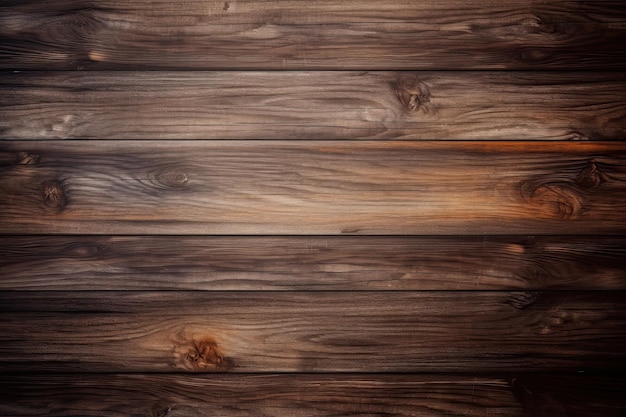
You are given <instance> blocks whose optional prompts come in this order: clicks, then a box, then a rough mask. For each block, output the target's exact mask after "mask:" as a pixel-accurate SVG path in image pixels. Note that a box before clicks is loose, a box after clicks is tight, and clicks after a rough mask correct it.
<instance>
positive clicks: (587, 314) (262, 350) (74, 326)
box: [0, 291, 626, 372]
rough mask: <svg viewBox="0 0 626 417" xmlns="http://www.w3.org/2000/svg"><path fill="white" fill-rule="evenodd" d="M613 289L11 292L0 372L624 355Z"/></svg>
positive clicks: (604, 361) (283, 367)
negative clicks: (553, 291) (566, 290)
mask: <svg viewBox="0 0 626 417" xmlns="http://www.w3.org/2000/svg"><path fill="white" fill-rule="evenodd" d="M625 303H626V298H625V297H624V294H623V293H622V292H619V291H613V292H609V293H607V292H601V293H595V292H584V293H580V292H560V293H559V292H555V293H550V292H544V293H539V292H474V291H472V292H454V291H443V292H390V293H381V292H354V291H349V292H321V291H318V292H301V293H300V292H183V291H173V292H165V293H164V292H149V291H142V292H116V291H108V292H95V293H94V292H68V291H64V292H32V291H31V292H2V293H0V306H1V307H0V309H1V310H0V319H1V320H0V335H2V336H1V340H0V341H1V343H0V370H2V371H22V372H28V371H37V372H50V371H57V372H58V371H63V372H71V371H79V372H98V371H105V372H172V371H187V372H227V371H228V372H337V371H339V372H446V371H447V372H454V371H462V372H478V371H481V372H489V371H494V372H495V371H513V370H523V371H537V370H551V371H555V370H561V371H581V370H582V371H589V370H608V369H611V370H617V369H619V370H623V369H624V368H625V367H626V360H625V359H626V353H625V352H626V349H624V346H625V345H626V336H624V333H623V328H624V326H625V325H626V309H625V308H624V307H625V305H624V304H625Z"/></svg>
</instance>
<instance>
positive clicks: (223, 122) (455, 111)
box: [0, 2, 626, 140]
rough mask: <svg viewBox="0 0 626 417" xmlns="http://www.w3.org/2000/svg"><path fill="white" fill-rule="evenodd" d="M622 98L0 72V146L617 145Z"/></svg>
mask: <svg viewBox="0 0 626 417" xmlns="http://www.w3.org/2000/svg"><path fill="white" fill-rule="evenodd" d="M53 3H54V2H53ZM625 55H626V54H625ZM625 90H626V79H625V77H624V74H623V73H606V72H602V73H600V72H594V73H588V72H573V73H563V72H559V73H546V72H526V73H524V72H505V73H503V72H419V73H407V72H358V73H357V72H149V73H146V72H93V73H88V72H85V73H76V72H44V73H40V72H20V73H4V74H2V76H1V77H0V95H1V96H4V100H5V102H6V103H4V106H2V107H0V138H4V139H68V138H74V139H290V140H293V139H368V138H369V139H444V140H451V139H481V140H482V139H502V140H519V139H531V140H537V139H547V140H553V139H576V140H578V139H592V140H598V139H623V138H624V137H626V97H625V96H624V94H623V93H622V92H623V91H625Z"/></svg>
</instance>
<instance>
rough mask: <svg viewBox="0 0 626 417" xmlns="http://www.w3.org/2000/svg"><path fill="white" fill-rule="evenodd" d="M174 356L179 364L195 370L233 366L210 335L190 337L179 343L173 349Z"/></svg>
mask: <svg viewBox="0 0 626 417" xmlns="http://www.w3.org/2000/svg"><path fill="white" fill-rule="evenodd" d="M175 358H176V359H177V362H178V365H179V366H182V367H183V368H185V369H188V370H191V371H195V372H211V371H213V372H218V371H228V370H229V369H231V368H233V367H234V366H235V365H234V362H233V360H232V359H230V358H227V357H225V356H224V354H223V353H222V352H221V350H220V348H219V346H218V345H217V342H216V341H215V340H213V339H212V338H210V337H203V338H192V339H191V340H188V341H186V342H183V343H181V344H180V345H179V346H177V347H176V349H175Z"/></svg>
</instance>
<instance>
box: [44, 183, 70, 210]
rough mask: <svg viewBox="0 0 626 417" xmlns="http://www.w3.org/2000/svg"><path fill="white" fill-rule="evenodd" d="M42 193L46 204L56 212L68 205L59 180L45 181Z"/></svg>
mask: <svg viewBox="0 0 626 417" xmlns="http://www.w3.org/2000/svg"><path fill="white" fill-rule="evenodd" d="M42 195H43V203H44V205H45V206H46V207H48V208H49V209H52V210H54V211H56V212H59V211H61V210H63V209H64V208H65V206H66V205H67V197H66V196H65V192H64V191H63V186H62V185H61V183H60V182H59V181H44V182H43V183H42Z"/></svg>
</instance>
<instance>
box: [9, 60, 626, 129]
mask: <svg viewBox="0 0 626 417" xmlns="http://www.w3.org/2000/svg"><path fill="white" fill-rule="evenodd" d="M420 87H421V88H422V90H423V91H420V90H419V88H420ZM624 90H626V79H625V78H624V74H623V73H606V72H605V73H600V72H597V73H593V76H590V75H589V73H588V72H573V73H562V72H560V73H547V72H530V73H524V72H506V73H503V72H419V73H407V72H359V73H357V72H139V73H137V72H94V73H76V72H44V73H40V72H21V73H15V74H13V73H5V74H3V76H2V77H0V94H1V95H3V96H4V97H5V101H6V104H5V105H4V106H3V107H1V108H0V138H3V139H68V138H78V139H290V140H293V139H368V138H369V139H444V140H451V139H481V140H482V139H507V140H519V139H531V140H537V139H552V140H554V139H575V140H580V139H582V140H585V139H592V140H598V139H621V138H623V137H624V136H625V135H626V97H625V96H624V94H623V93H622V92H623V91H624ZM420 95H421V98H420V97H419V96H420ZM411 100H412V101H411ZM416 100H417V101H416Z"/></svg>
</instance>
